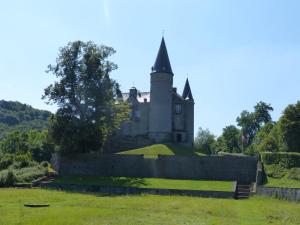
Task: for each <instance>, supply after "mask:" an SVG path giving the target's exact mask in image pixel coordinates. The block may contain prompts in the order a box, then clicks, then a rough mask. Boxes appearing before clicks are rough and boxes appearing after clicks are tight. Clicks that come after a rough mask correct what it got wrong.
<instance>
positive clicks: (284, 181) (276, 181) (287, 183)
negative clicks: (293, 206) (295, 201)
mask: <svg viewBox="0 0 300 225" xmlns="http://www.w3.org/2000/svg"><path fill="white" fill-rule="evenodd" d="M265 186H267V187H286V188H300V181H298V180H292V179H288V178H286V177H283V178H272V177H268V183H267V184H265Z"/></svg>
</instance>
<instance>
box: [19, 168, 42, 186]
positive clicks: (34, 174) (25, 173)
mask: <svg viewBox="0 0 300 225" xmlns="http://www.w3.org/2000/svg"><path fill="white" fill-rule="evenodd" d="M46 173H47V168H45V167H42V166H33V167H26V168H22V169H17V170H15V174H16V176H17V181H18V182H31V181H33V180H35V179H37V178H39V177H42V176H45V175H46Z"/></svg>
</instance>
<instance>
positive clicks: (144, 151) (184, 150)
mask: <svg viewBox="0 0 300 225" xmlns="http://www.w3.org/2000/svg"><path fill="white" fill-rule="evenodd" d="M118 154H126V155H144V157H145V158H157V155H182V156H202V155H203V154H202V153H200V152H196V151H195V149H193V148H190V147H184V146H180V145H174V144H167V145H166V144H155V145H150V146H147V147H144V148H138V149H133V150H128V151H124V152H120V153H118Z"/></svg>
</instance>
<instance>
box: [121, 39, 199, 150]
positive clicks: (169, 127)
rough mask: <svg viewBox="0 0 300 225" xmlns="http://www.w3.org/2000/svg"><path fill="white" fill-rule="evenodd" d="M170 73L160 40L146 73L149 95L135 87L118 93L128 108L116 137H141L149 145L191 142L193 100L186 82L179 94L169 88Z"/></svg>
mask: <svg viewBox="0 0 300 225" xmlns="http://www.w3.org/2000/svg"><path fill="white" fill-rule="evenodd" d="M173 77H174V74H173V71H172V67H171V64H170V61H169V56H168V52H167V48H166V44H165V40H164V38H162V41H161V45H160V48H159V51H158V54H157V57H156V60H155V63H154V66H153V67H152V69H151V73H150V84H151V86H150V92H140V91H138V89H137V88H136V87H132V88H130V90H129V92H128V93H122V98H123V100H124V101H128V102H129V103H130V105H131V107H132V111H131V114H130V121H128V122H125V123H123V124H122V125H121V128H120V130H119V131H118V134H119V135H121V136H123V137H131V138H134V137H138V136H143V137H145V138H147V139H149V140H151V142H152V143H181V144H186V145H189V146H192V145H193V142H194V99H193V95H192V91H191V88H190V85H189V81H188V79H187V80H186V83H185V86H184V90H183V93H182V94H181V95H180V94H179V93H177V88H175V87H173Z"/></svg>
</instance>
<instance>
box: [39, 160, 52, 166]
mask: <svg viewBox="0 0 300 225" xmlns="http://www.w3.org/2000/svg"><path fill="white" fill-rule="evenodd" d="M40 165H41V166H42V167H45V168H48V167H49V166H50V164H49V163H48V162H47V161H43V162H41V163H40Z"/></svg>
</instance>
